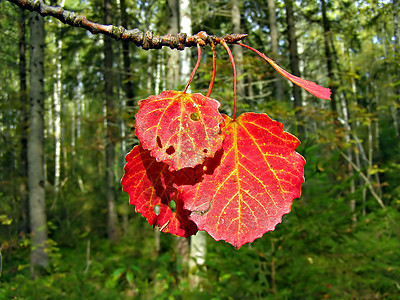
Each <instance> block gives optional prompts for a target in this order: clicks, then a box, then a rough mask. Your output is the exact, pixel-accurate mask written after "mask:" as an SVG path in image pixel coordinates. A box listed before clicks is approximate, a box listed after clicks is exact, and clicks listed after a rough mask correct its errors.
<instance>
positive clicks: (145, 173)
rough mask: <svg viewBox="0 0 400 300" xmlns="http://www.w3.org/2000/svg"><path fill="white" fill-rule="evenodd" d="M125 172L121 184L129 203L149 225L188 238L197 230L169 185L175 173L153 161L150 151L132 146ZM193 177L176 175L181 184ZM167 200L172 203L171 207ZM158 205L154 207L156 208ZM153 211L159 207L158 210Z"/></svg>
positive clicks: (188, 181) (189, 181)
mask: <svg viewBox="0 0 400 300" xmlns="http://www.w3.org/2000/svg"><path fill="white" fill-rule="evenodd" d="M125 159H126V162H127V163H126V165H125V174H124V176H123V177H122V180H121V184H122V187H123V190H124V191H125V192H127V193H128V194H129V199H130V204H132V205H135V207H136V211H137V212H139V213H141V214H142V215H143V217H145V218H146V219H147V220H148V221H149V224H150V225H154V226H158V227H160V230H161V231H163V232H169V233H172V234H175V235H179V236H184V237H188V236H191V235H193V234H195V233H196V232H197V226H196V224H194V223H193V222H192V221H191V220H189V218H188V217H189V214H190V212H189V211H187V210H184V209H183V202H182V200H181V199H179V197H178V190H177V189H176V188H175V187H173V183H174V181H175V177H176V175H174V174H173V173H172V172H170V171H168V165H166V164H164V163H161V162H157V161H156V160H155V159H154V158H153V157H151V156H150V151H148V150H144V149H143V148H142V147H141V146H140V145H139V146H135V147H134V148H133V149H132V151H131V152H130V153H128V155H127V156H126V158H125ZM192 178H193V176H186V177H185V176H183V175H182V174H180V175H179V180H180V182H181V184H186V185H188V184H190V183H191V181H192ZM171 200H173V201H174V202H175V203H176V208H175V212H173V211H172V210H171V207H170V204H171ZM156 206H158V208H156ZM155 210H159V212H158V213H156V212H155Z"/></svg>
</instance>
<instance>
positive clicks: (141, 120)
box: [135, 91, 224, 171]
mask: <svg viewBox="0 0 400 300" xmlns="http://www.w3.org/2000/svg"><path fill="white" fill-rule="evenodd" d="M219 106H220V103H219V102H218V101H217V100H214V99H211V98H208V97H205V96H203V95H201V94H187V93H183V92H178V91H164V92H162V93H161V94H159V95H157V96H150V97H148V98H147V99H144V100H141V101H139V111H138V113H137V115H136V129H135V130H136V135H137V136H138V138H139V140H140V142H141V144H142V146H143V148H144V149H147V150H150V152H151V156H153V157H155V158H156V160H157V161H162V162H164V163H166V164H168V165H169V166H170V168H169V169H170V171H174V170H180V169H182V168H188V167H194V166H196V165H199V164H202V163H203V161H204V159H205V158H206V157H213V156H214V154H215V152H216V151H217V150H218V149H220V148H221V145H222V135H221V127H222V126H223V122H224V119H223V117H222V116H221V114H220V113H219V112H218V107H219Z"/></svg>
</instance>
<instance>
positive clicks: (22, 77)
mask: <svg viewBox="0 0 400 300" xmlns="http://www.w3.org/2000/svg"><path fill="white" fill-rule="evenodd" d="M25 23H26V15H25V11H23V10H21V11H20V23H19V26H20V27H19V82H20V102H21V115H20V116H21V117H20V118H21V119H20V122H21V153H20V176H21V182H20V185H19V194H20V197H21V200H20V201H21V202H20V213H21V221H20V223H19V233H20V235H22V236H24V235H25V234H26V233H28V232H29V218H28V215H29V205H28V204H29V202H28V188H27V185H28V183H27V179H28V152H27V148H28V114H29V113H28V105H29V103H28V98H27V85H26V39H25V35H26V24H25Z"/></svg>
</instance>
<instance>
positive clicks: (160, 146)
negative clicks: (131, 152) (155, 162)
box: [157, 135, 162, 148]
mask: <svg viewBox="0 0 400 300" xmlns="http://www.w3.org/2000/svg"><path fill="white" fill-rule="evenodd" d="M157 146H158V148H162V144H161V139H160V137H159V136H158V135H157Z"/></svg>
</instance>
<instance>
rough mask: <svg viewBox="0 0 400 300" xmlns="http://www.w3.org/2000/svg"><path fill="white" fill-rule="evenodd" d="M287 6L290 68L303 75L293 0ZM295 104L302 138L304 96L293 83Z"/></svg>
mask: <svg viewBox="0 0 400 300" xmlns="http://www.w3.org/2000/svg"><path fill="white" fill-rule="evenodd" d="M285 8H286V22H287V27H288V28H287V32H288V40H289V48H290V68H291V70H292V73H293V74H294V75H296V76H299V77H301V74H300V67H299V65H300V63H299V54H298V50H297V38H296V28H295V24H294V13H293V0H285ZM292 91H293V98H294V102H293V106H294V109H295V114H296V121H297V131H298V135H299V137H300V139H301V138H302V137H303V136H304V126H303V117H302V111H301V110H302V106H303V101H302V96H301V88H300V87H299V86H297V85H295V84H293V89H292Z"/></svg>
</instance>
